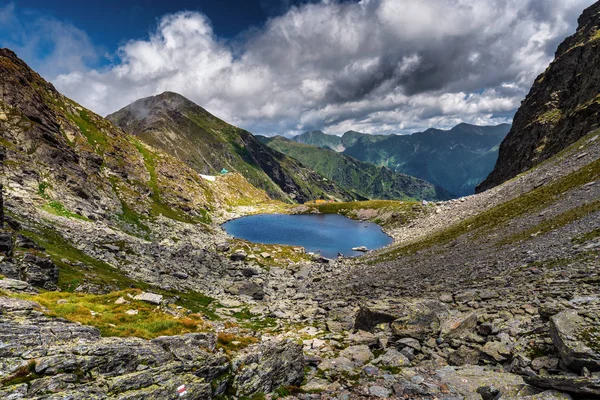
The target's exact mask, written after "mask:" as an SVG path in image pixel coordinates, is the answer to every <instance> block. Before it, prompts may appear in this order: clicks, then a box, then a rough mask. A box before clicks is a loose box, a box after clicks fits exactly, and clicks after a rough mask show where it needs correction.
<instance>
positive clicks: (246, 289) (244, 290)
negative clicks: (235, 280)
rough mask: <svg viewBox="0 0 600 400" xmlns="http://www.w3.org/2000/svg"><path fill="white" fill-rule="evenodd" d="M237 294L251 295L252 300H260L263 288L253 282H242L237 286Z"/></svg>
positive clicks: (263, 295)
mask: <svg viewBox="0 0 600 400" xmlns="http://www.w3.org/2000/svg"><path fill="white" fill-rule="evenodd" d="M239 294H242V295H245V296H249V297H252V298H253V299H254V300H262V299H263V298H264V297H265V291H264V290H263V288H262V287H261V286H260V285H258V284H256V283H254V282H246V283H244V284H243V285H242V286H241V287H240V288H239Z"/></svg>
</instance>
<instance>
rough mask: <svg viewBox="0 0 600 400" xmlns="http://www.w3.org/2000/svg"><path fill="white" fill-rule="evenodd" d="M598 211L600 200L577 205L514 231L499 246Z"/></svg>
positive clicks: (561, 225)
mask: <svg viewBox="0 0 600 400" xmlns="http://www.w3.org/2000/svg"><path fill="white" fill-rule="evenodd" d="M598 211H600V200H596V201H593V202H591V203H587V204H584V205H582V206H579V207H575V208H572V209H570V210H568V211H565V212H564V213H562V214H560V215H557V216H556V217H554V218H551V219H547V220H544V221H543V222H541V223H539V224H537V225H536V226H533V227H531V228H529V229H526V230H524V231H522V232H518V233H515V234H513V235H511V236H509V237H507V238H505V239H503V240H501V241H500V242H498V245H499V246H503V245H507V244H512V243H516V242H520V241H523V240H528V239H531V238H533V237H535V236H537V235H543V234H544V233H547V232H550V231H552V230H555V229H558V228H561V227H563V226H565V225H567V224H570V223H571V222H574V221H577V220H578V219H581V218H583V217H585V216H587V215H589V214H591V213H595V212H598Z"/></svg>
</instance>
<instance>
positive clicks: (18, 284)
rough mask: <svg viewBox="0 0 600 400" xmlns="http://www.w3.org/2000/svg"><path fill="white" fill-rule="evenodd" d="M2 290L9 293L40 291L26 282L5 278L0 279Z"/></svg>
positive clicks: (0, 288)
mask: <svg viewBox="0 0 600 400" xmlns="http://www.w3.org/2000/svg"><path fill="white" fill-rule="evenodd" d="M0 290H6V291H9V292H22V293H38V290H37V289H36V288H34V287H33V286H31V285H30V284H29V283H27V282H25V281H19V280H16V279H9V278H4V279H0Z"/></svg>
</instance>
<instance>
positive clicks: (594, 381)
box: [524, 375, 600, 396]
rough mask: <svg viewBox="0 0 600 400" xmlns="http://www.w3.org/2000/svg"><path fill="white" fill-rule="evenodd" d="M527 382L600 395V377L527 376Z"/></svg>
mask: <svg viewBox="0 0 600 400" xmlns="http://www.w3.org/2000/svg"><path fill="white" fill-rule="evenodd" d="M524 379H525V382H527V383H529V384H530V385H533V386H536V387H540V388H544V389H553V390H558V391H561V392H567V393H572V394H577V395H586V396H600V377H579V376H565V375H552V376H537V375H535V376H526V377H524Z"/></svg>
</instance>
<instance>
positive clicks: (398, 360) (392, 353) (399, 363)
mask: <svg viewBox="0 0 600 400" xmlns="http://www.w3.org/2000/svg"><path fill="white" fill-rule="evenodd" d="M372 363H373V364H375V365H379V366H382V367H391V368H401V367H407V366H409V365H410V360H409V359H408V357H406V356H405V355H404V354H402V353H400V352H399V351H398V350H396V349H387V350H386V351H385V353H383V354H382V355H380V356H379V357H377V358H376V359H375V360H373V362H372Z"/></svg>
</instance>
